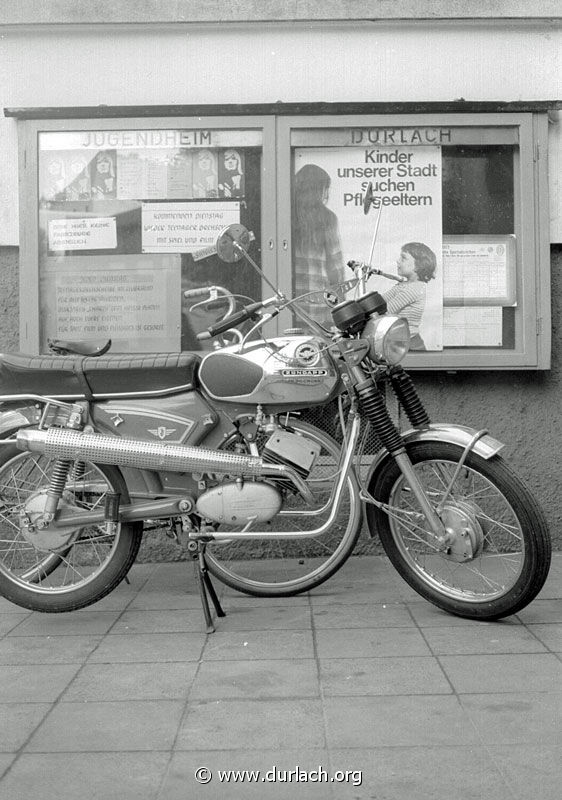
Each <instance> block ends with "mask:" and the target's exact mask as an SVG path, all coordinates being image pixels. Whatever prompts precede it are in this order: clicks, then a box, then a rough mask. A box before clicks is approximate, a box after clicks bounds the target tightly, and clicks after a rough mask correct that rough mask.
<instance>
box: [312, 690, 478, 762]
mask: <svg viewBox="0 0 562 800" xmlns="http://www.w3.org/2000/svg"><path fill="white" fill-rule="evenodd" d="M324 709H325V715H326V724H327V729H328V747H329V748H330V750H337V749H341V748H355V747H358V746H359V744H360V743H362V744H364V743H365V742H369V744H370V745H371V746H372V747H411V746H413V745H448V744H450V743H451V741H453V742H455V743H457V744H459V745H471V744H476V743H477V738H476V733H475V730H474V727H473V725H472V724H471V722H470V719H469V717H468V714H467V713H466V712H465V711H464V709H463V708H462V707H461V705H460V703H459V701H458V698H457V697H453V696H445V695H424V696H422V697H420V696H417V695H411V696H400V697H397V696H393V697H388V696H387V697H367V696H363V697H326V698H325V700H324Z"/></svg>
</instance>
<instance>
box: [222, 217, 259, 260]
mask: <svg viewBox="0 0 562 800" xmlns="http://www.w3.org/2000/svg"><path fill="white" fill-rule="evenodd" d="M251 240H252V237H251V235H250V231H249V230H248V229H247V228H245V227H244V225H240V224H234V225H229V226H228V227H227V228H225V229H224V230H222V231H221V232H220V234H219V236H218V238H217V255H218V257H219V258H220V260H221V261H224V262H225V263H227V264H234V263H235V262H237V261H240V260H241V259H242V258H244V256H245V255H246V253H247V252H248V248H249V247H250V242H251Z"/></svg>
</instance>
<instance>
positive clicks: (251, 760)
mask: <svg viewBox="0 0 562 800" xmlns="http://www.w3.org/2000/svg"><path fill="white" fill-rule="evenodd" d="M196 775H198V776H199V781H198V779H197V778H196ZM332 777H333V774H332V769H331V765H330V757H329V753H328V752H327V750H322V749H309V748H306V749H304V748H302V749H299V750H282V751H279V750H263V749H260V750H258V751H256V750H242V751H232V750H218V751H217V750H208V751H199V752H185V751H184V752H176V753H174V755H173V757H172V761H171V764H170V768H169V770H168V773H167V775H166V778H165V780H164V782H163V785H162V788H161V791H160V794H159V796H158V800H185V798H187V797H196V798H201V800H203V799H204V800H226V798H228V800H253V798H255V799H256V800H263V799H264V798H272V800H276V798H277V799H278V800H288V798H295V800H296V798H298V800H301V799H302V800H331V799H332V798H334V800H335V798H336V797H338V795H337V794H334V793H333V792H334V791H335V787H337V789H338V790H339V785H337V784H336V785H334V784H332V783H331V782H330V781H331V778H332ZM202 781H205V783H203V782H202Z"/></svg>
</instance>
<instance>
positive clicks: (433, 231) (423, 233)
mask: <svg viewBox="0 0 562 800" xmlns="http://www.w3.org/2000/svg"><path fill="white" fill-rule="evenodd" d="M306 165H314V166H315V167H316V168H319V169H320V170H322V171H323V172H324V173H325V174H327V176H328V177H329V190H328V191H327V192H326V197H325V198H324V199H323V202H324V205H325V206H326V208H328V209H330V210H331V211H332V212H333V214H334V215H335V217H336V218H337V222H338V229H339V237H340V239H341V251H342V254H343V261H344V263H347V261H349V260H350V259H353V260H357V261H365V262H369V263H371V264H372V265H373V266H374V267H376V268H378V269H380V270H382V271H383V272H385V273H388V274H390V275H395V276H396V278H399V277H400V276H399V269H400V268H399V266H398V262H399V261H400V259H401V252H402V249H403V247H404V245H405V244H408V243H419V244H421V245H423V249H424V252H426V253H427V254H428V255H427V262H428V264H429V266H428V267H427V268H426V270H425V274H424V276H423V281H422V280H418V278H417V276H414V279H413V280H411V281H410V282H409V283H408V281H407V280H405V279H404V280H403V281H399V280H394V279H389V278H385V277H382V276H373V277H372V278H371V279H370V281H369V286H368V289H369V290H370V291H374V290H376V291H379V292H381V294H383V295H387V294H388V293H389V292H391V290H393V291H392V296H393V297H394V298H395V301H396V304H397V305H398V304H399V302H402V301H400V300H399V296H400V295H402V296H404V297H405V296H406V295H409V298H408V302H409V304H410V305H412V304H413V303H415V305H416V311H415V317H414V324H413V325H412V322H410V326H411V328H413V329H414V330H416V329H417V332H418V333H419V337H420V339H421V342H422V346H420V347H417V349H425V350H441V349H442V348H443V270H442V214H441V148H440V147H434V146H420V147H418V146H410V147H408V146H405V147H401V146H400V147H372V146H370V147H330V148H326V147H324V148H297V149H296V150H295V173H296V174H295V191H297V186H298V182H299V181H298V179H299V171H300V170H301V169H302V168H303V167H305V166H306ZM301 174H303V173H301ZM369 183H372V187H373V204H372V207H371V209H370V212H369V214H368V215H365V214H364V212H363V202H364V198H365V193H366V191H367V187H368V185H369ZM295 224H298V223H297V221H296V220H295ZM375 230H376V232H377V235H376V240H375V241H374V244H373V239H374V234H375ZM293 238H295V231H293ZM346 277H351V273H350V272H349V271H348V272H347V274H346ZM402 277H403V278H405V275H404V274H403V275H402ZM414 282H415V286H414ZM407 284H408V286H407V288H408V292H406V285H407ZM422 284H423V285H422ZM414 295H415V300H412V297H414ZM404 302H405V301H404ZM402 307H403V311H402V314H403V315H404V316H407V313H408V311H407V308H406V306H405V305H404V304H403V305H402ZM394 313H398V314H400V312H394Z"/></svg>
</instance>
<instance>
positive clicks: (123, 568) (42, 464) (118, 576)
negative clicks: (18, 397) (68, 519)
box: [0, 447, 142, 612]
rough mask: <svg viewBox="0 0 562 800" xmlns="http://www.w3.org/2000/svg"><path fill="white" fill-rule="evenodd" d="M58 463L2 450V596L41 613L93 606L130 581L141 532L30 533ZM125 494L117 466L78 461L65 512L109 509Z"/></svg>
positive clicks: (127, 528) (130, 528)
mask: <svg viewBox="0 0 562 800" xmlns="http://www.w3.org/2000/svg"><path fill="white" fill-rule="evenodd" d="M54 464H55V462H54V461H53V460H52V459H48V458H46V457H45V456H42V455H38V454H34V453H22V452H21V451H20V450H18V449H16V448H15V447H5V448H2V450H1V451H0V593H1V594H2V595H3V596H4V597H7V598H8V600H11V601H12V602H14V603H16V604H17V605H20V606H23V607H24V608H31V609H33V610H35V611H48V612H59V611H73V610H74V609H77V608H83V607H84V606H88V605H90V604H91V603H95V602H96V601H97V600H99V599H100V598H102V597H103V596H104V595H106V594H108V593H109V592H111V591H112V590H113V589H114V588H115V587H116V586H117V584H118V583H120V582H121V580H122V579H123V578H124V577H125V575H126V574H127V572H128V571H129V569H130V567H131V565H132V563H133V561H134V560H135V557H136V555H137V552H138V549H139V545H140V540H141V534H142V526H141V525H140V524H138V523H137V524H134V525H131V524H121V525H117V527H116V529H115V530H111V529H109V528H106V525H105V523H104V524H101V525H92V526H88V527H84V528H75V529H71V528H69V529H68V530H65V531H64V532H61V531H55V530H54V529H53V530H50V529H49V528H46V529H44V530H35V531H33V530H30V529H29V528H28V527H26V525H23V524H22V516H21V515H22V514H25V515H27V518H28V519H31V520H32V519H33V517H34V515H37V514H38V513H39V511H40V509H41V508H42V505H43V503H44V498H45V492H46V490H47V488H48V487H49V482H50V477H51V474H52V470H53V467H54ZM108 492H110V493H116V492H118V493H120V494H121V497H122V499H123V500H124V501H125V502H127V500H128V495H127V488H126V486H125V483H124V481H123V478H122V476H121V474H120V473H119V472H118V470H116V469H115V468H114V467H109V466H107V467H106V466H102V465H96V464H91V463H88V462H79V463H77V464H75V465H74V466H73V467H72V468H71V470H70V474H69V477H68V479H67V483H66V488H65V490H64V493H63V498H62V501H61V502H62V505H63V506H64V507H65V509H66V510H72V509H76V510H84V511H86V510H93V509H100V508H103V507H104V502H105V497H106V495H107V493H108Z"/></svg>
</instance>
